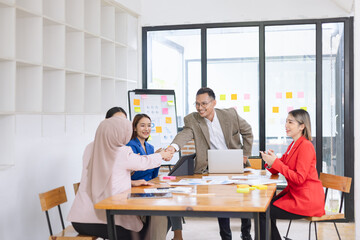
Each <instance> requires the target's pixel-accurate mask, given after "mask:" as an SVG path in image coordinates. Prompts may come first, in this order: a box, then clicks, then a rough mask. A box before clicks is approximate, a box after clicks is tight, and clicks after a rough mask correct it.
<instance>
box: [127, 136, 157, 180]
mask: <svg viewBox="0 0 360 240" xmlns="http://www.w3.org/2000/svg"><path fill="white" fill-rule="evenodd" d="M126 146H129V147H131V148H132V150H133V152H134V153H135V154H138V153H140V155H149V154H153V153H154V146H153V145H151V144H149V143H148V142H147V141H145V148H146V152H145V150H144V148H143V147H142V146H141V143H140V141H139V139H138V138H135V139H132V140H130V142H128V144H126ZM159 168H160V167H157V168H153V169H148V170H145V171H135V172H134V174H133V175H132V176H131V180H140V179H144V180H146V181H149V180H151V179H153V178H156V177H157V176H158V174H159Z"/></svg>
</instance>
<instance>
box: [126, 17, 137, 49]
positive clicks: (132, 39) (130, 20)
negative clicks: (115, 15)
mask: <svg viewBox="0 0 360 240" xmlns="http://www.w3.org/2000/svg"><path fill="white" fill-rule="evenodd" d="M126 22H127V27H126V31H127V45H128V47H130V48H132V49H133V50H136V49H137V46H138V38H137V36H138V20H137V18H136V17H134V16H133V15H130V14H127V21H126Z"/></svg>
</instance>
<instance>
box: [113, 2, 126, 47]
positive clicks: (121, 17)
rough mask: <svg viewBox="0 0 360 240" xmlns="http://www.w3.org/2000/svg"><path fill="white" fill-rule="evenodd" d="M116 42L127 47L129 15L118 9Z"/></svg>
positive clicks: (116, 13) (116, 14)
mask: <svg viewBox="0 0 360 240" xmlns="http://www.w3.org/2000/svg"><path fill="white" fill-rule="evenodd" d="M115 41H116V42H118V43H120V44H123V45H124V46H126V45H127V13H126V12H124V11H122V10H118V9H117V10H116V12H115Z"/></svg>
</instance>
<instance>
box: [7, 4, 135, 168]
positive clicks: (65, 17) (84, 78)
mask: <svg viewBox="0 0 360 240" xmlns="http://www.w3.org/2000/svg"><path fill="white" fill-rule="evenodd" d="M138 32H139V26H138V15H137V14H136V13H133V12H131V11H130V10H128V9H127V8H125V7H123V6H122V5H121V4H120V3H118V2H117V1H115V0H0V123H1V124H0V130H1V132H2V134H1V136H0V146H2V147H1V148H0V168H1V166H8V165H12V164H13V156H14V152H13V151H14V147H13V146H12V145H11V144H10V143H9V142H13V141H9V139H10V140H11V139H14V138H15V119H16V115H17V114H24V113H25V114H30V115H31V114H36V115H39V114H40V115H43V114H60V115H61V114H62V115H67V114H82V115H93V114H98V115H103V114H104V113H105V112H106V111H107V110H108V109H109V108H110V107H113V106H122V107H125V108H126V106H127V91H128V90H130V89H133V88H136V87H137V83H138V81H139V76H138V75H139V74H138V72H139V66H140V65H139V58H138V56H139V51H138V49H139V46H140V45H139V38H138Z"/></svg>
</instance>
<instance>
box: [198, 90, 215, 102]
mask: <svg viewBox="0 0 360 240" xmlns="http://www.w3.org/2000/svg"><path fill="white" fill-rule="evenodd" d="M204 93H207V94H208V95H209V97H211V98H213V99H215V93H214V91H213V90H212V89H211V88H208V87H202V88H200V89H199V90H198V91H197V93H196V96H197V95H200V94H204Z"/></svg>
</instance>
